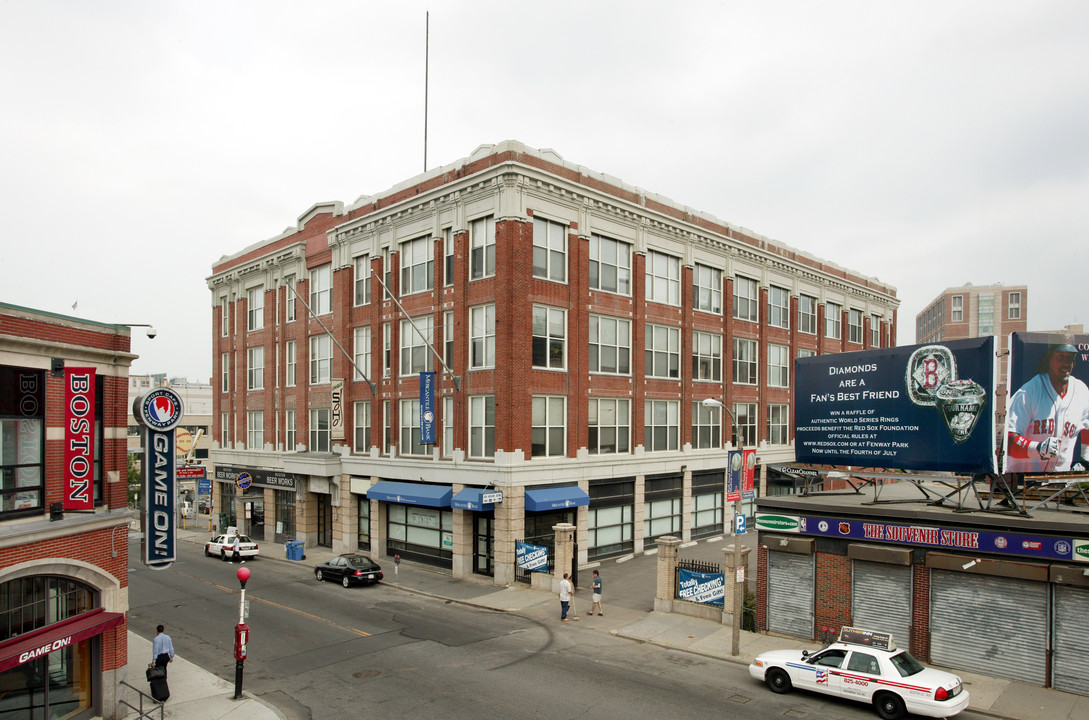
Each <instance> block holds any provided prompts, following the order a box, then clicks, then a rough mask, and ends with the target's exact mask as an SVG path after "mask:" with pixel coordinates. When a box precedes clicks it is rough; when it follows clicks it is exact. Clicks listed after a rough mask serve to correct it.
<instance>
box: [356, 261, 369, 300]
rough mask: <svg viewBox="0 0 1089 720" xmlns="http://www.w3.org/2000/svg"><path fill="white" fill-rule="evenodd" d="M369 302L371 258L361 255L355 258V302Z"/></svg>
mask: <svg viewBox="0 0 1089 720" xmlns="http://www.w3.org/2000/svg"><path fill="white" fill-rule="evenodd" d="M370 302H371V258H370V255H363V256H361V257H357V258H356V259H355V304H356V305H357V306H358V305H369V304H370Z"/></svg>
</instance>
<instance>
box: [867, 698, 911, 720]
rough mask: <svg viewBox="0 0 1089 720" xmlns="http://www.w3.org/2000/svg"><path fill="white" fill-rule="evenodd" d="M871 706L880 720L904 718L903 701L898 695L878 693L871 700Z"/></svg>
mask: <svg viewBox="0 0 1089 720" xmlns="http://www.w3.org/2000/svg"><path fill="white" fill-rule="evenodd" d="M873 706H874V708H875V709H876V710H877V714H878V715H880V716H881V720H900V718H902V717H904V701H903V700H901V699H900V696H899V695H893V694H892V693H889V692H884V693H879V694H878V695H877V697H875V698H874V699H873Z"/></svg>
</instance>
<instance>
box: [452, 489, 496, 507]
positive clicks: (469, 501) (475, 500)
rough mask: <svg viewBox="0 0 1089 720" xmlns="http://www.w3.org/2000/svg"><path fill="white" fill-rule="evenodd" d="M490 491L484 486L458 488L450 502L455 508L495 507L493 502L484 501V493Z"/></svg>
mask: <svg viewBox="0 0 1089 720" xmlns="http://www.w3.org/2000/svg"><path fill="white" fill-rule="evenodd" d="M486 492H490V491H488V490H485V489H484V488H465V489H463V490H459V491H458V494H457V495H455V496H454V501H453V503H452V504H451V507H453V508H454V509H455V510H483V509H484V508H488V509H489V510H490V509H492V508H493V507H495V504H494V503H487V504H486V505H485V503H484V493H486Z"/></svg>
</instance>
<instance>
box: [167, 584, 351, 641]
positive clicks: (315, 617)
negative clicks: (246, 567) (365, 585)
mask: <svg viewBox="0 0 1089 720" xmlns="http://www.w3.org/2000/svg"><path fill="white" fill-rule="evenodd" d="M174 572H176V573H177V574H178V575H183V576H185V577H187V578H190V579H192V580H197V581H198V582H202V583H204V584H205V585H210V586H212V587H214V588H217V589H219V590H223V591H224V592H229V593H231V594H232V595H238V594H239V591H238V590H235V589H234V588H229V587H225V586H223V585H220V584H218V583H214V582H212V581H211V580H205V579H204V578H201V577H197V576H196V575H190V574H189V573H183V572H181V571H180V570H175V571H174ZM247 597H249V599H250V600H256V601H257V602H260V603H264V604H266V605H271V606H272V607H274V608H279V609H280V610H286V611H287V612H291V613H295V614H296V615H302V616H303V617H306V618H310V619H311V620H317V621H318V622H323V623H325V624H326V625H330V626H332V627H335V628H336V629H338V630H344V631H345V632H350V633H355V634H356V635H359V636H360V637H370V636H371V634H370V633H369V632H366V631H365V630H360V629H359V628H354V627H345V626H344V625H338V624H337V623H335V622H333V621H331V620H328V619H326V618H323V617H321V616H318V615H313V614H311V613H308V612H306V611H305V610H299V609H298V608H293V607H291V606H290V605H281V604H280V603H278V602H273V601H272V600H266V599H264V598H262V597H258V596H256V595H254V594H252V593H251V594H250V595H248V596H247Z"/></svg>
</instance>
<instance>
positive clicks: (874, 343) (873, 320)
mask: <svg viewBox="0 0 1089 720" xmlns="http://www.w3.org/2000/svg"><path fill="white" fill-rule="evenodd" d="M870 347H875V348H876V347H881V316H880V315H871V316H870Z"/></svg>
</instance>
